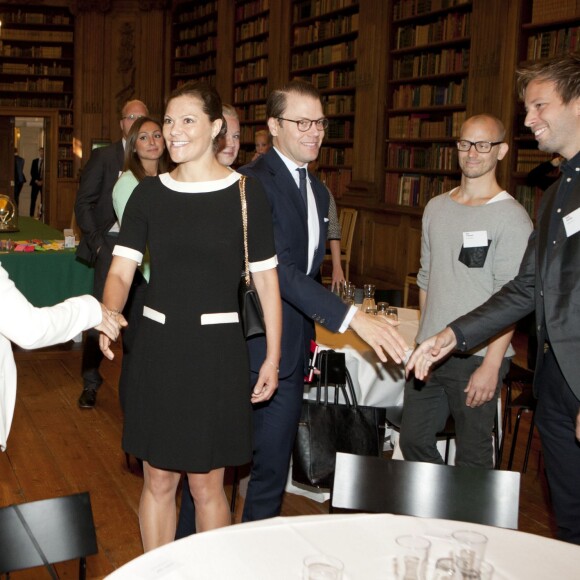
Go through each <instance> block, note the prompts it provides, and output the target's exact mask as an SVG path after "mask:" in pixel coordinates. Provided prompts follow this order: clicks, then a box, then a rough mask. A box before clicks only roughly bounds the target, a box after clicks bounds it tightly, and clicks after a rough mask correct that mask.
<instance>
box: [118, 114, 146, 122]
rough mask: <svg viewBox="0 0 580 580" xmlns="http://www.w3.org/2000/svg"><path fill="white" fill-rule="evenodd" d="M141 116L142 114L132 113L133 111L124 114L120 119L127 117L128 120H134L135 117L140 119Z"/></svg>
mask: <svg viewBox="0 0 580 580" xmlns="http://www.w3.org/2000/svg"><path fill="white" fill-rule="evenodd" d="M143 116H144V115H134V114H133V113H131V114H130V115H125V116H124V117H121V119H129V121H135V120H136V119H140V118H141V117H143Z"/></svg>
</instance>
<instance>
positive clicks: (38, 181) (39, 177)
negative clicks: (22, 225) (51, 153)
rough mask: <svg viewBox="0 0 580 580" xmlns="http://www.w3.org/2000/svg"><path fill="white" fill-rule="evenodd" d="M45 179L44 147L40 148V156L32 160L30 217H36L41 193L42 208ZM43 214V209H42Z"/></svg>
mask: <svg viewBox="0 0 580 580" xmlns="http://www.w3.org/2000/svg"><path fill="white" fill-rule="evenodd" d="M43 181H44V148H43V147H41V148H40V149H39V150H38V157H37V158H36V159H33V160H32V165H31V166H30V217H34V210H35V209H36V200H37V199H38V194H40V204H41V206H40V207H41V208H42V183H43ZM40 213H41V214H42V209H41V211H40Z"/></svg>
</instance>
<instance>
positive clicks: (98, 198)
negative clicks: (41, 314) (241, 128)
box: [75, 100, 149, 409]
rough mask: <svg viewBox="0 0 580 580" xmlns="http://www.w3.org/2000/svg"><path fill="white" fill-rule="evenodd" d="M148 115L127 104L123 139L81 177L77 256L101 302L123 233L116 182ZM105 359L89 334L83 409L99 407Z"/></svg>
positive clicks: (96, 156)
mask: <svg viewBox="0 0 580 580" xmlns="http://www.w3.org/2000/svg"><path fill="white" fill-rule="evenodd" d="M148 114H149V111H148V109H147V107H146V106H145V104H144V103H142V102H141V101H138V100H133V101H129V102H127V103H126V104H125V105H124V107H123V109H122V111H121V120H120V122H119V124H120V127H121V132H122V139H121V140H120V141H117V142H116V143H113V144H111V145H109V146H107V147H103V148H100V149H95V150H94V151H93V152H92V153H91V157H90V158H89V160H88V162H87V164H86V166H85V167H84V169H83V172H82V174H81V180H80V185H79V189H78V192H77V199H76V203H75V215H76V220H77V224H78V226H79V228H80V229H81V231H82V237H81V241H80V243H79V247H78V248H77V256H78V257H79V258H81V259H82V260H84V261H85V262H88V263H89V264H92V265H94V268H95V281H94V285H93V296H94V297H95V298H97V300H101V299H102V297H103V289H104V286H105V280H106V278H107V273H108V271H109V266H110V265H111V259H112V251H113V247H114V246H115V240H116V238H117V236H118V233H119V224H118V222H117V218H116V216H115V211H114V209H113V198H112V193H113V187H114V185H115V182H116V181H117V178H118V177H119V175H120V173H121V172H122V170H123V162H124V154H125V151H124V146H125V141H126V139H127V135H128V133H129V129H130V128H131V126H132V125H133V123H134V122H135V120H136V119H138V118H139V117H144V116H146V115H148ZM136 276H137V277H138V276H140V274H137V275H136ZM102 360H103V354H102V353H101V349H100V348H99V334H98V332H94V331H88V332H87V334H86V337H85V344H84V350H83V361H82V375H83V391H82V393H81V396H80V397H79V401H78V402H79V406H80V407H81V408H83V409H91V408H93V407H94V406H95V402H96V399H97V389H98V388H99V387H100V385H101V383H102V382H103V379H102V377H101V374H100V373H99V365H100V364H101V361H102Z"/></svg>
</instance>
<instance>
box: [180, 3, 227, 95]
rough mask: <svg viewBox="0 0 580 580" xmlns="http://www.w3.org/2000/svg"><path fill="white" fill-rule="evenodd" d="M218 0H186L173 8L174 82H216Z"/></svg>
mask: <svg viewBox="0 0 580 580" xmlns="http://www.w3.org/2000/svg"><path fill="white" fill-rule="evenodd" d="M217 5H218V3H217V0H206V1H205V2H204V1H200V2H185V3H183V4H179V5H178V6H177V8H176V9H175V11H174V12H173V27H172V33H173V62H172V71H171V86H172V88H176V87H178V86H180V85H181V84H183V83H184V82H186V81H189V80H197V81H203V82H207V83H209V84H212V85H213V84H215V77H216V58H217V56H216V54H217V27H218V24H217V14H218V10H217V9H218V6H217Z"/></svg>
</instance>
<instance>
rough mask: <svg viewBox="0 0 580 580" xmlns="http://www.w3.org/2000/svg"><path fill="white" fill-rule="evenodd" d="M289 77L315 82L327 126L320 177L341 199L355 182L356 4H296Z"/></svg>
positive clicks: (352, 0) (343, 0) (347, 0)
mask: <svg viewBox="0 0 580 580" xmlns="http://www.w3.org/2000/svg"><path fill="white" fill-rule="evenodd" d="M292 23H293V24H292V28H291V32H290V34H291V38H290V77H291V78H294V79H295V78H299V79H303V80H306V81H308V82H311V83H312V84H313V85H314V86H315V87H317V88H318V89H319V91H320V93H321V96H322V105H323V109H324V112H325V115H326V116H327V117H328V120H329V126H328V130H327V132H326V135H325V140H324V142H323V144H322V147H321V149H320V154H319V156H318V176H319V177H320V179H321V180H322V181H324V182H325V183H326V185H327V186H328V187H329V189H330V190H331V191H332V193H333V194H334V196H335V197H336V198H337V199H339V198H341V197H342V196H343V195H344V194H345V192H346V190H347V187H348V185H349V183H350V181H351V179H352V166H353V141H354V123H355V104H356V102H355V100H356V64H357V49H358V34H359V3H358V0H322V1H314V0H294V2H293V4H292Z"/></svg>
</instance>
